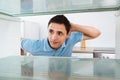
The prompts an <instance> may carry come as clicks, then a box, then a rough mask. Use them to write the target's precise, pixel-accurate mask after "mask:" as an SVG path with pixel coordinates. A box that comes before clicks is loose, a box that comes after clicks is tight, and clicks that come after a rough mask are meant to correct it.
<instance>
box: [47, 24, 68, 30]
mask: <svg viewBox="0 0 120 80" xmlns="http://www.w3.org/2000/svg"><path fill="white" fill-rule="evenodd" d="M48 29H51V30H54V31H61V32H66V29H65V27H64V25H60V24H50V25H49V27H48Z"/></svg>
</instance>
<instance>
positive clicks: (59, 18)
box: [48, 15, 71, 34]
mask: <svg viewBox="0 0 120 80" xmlns="http://www.w3.org/2000/svg"><path fill="white" fill-rule="evenodd" d="M52 22H53V23H58V24H64V25H65V29H66V31H67V34H68V32H69V31H70V27H71V25H70V22H69V20H68V19H67V18H66V17H65V16H64V15H56V16H54V17H53V18H51V19H50V21H49V22H48V26H49V24H50V23H52Z"/></svg>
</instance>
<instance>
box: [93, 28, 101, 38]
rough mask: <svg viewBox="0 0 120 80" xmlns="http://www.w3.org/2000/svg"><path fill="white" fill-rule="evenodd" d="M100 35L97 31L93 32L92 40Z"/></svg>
mask: <svg viewBox="0 0 120 80" xmlns="http://www.w3.org/2000/svg"><path fill="white" fill-rule="evenodd" d="M100 35H101V32H100V31H99V30H98V31H95V32H94V35H93V36H92V37H93V38H97V37H99V36H100Z"/></svg>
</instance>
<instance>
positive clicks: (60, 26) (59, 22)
mask: <svg viewBox="0 0 120 80" xmlns="http://www.w3.org/2000/svg"><path fill="white" fill-rule="evenodd" d="M70 27H71V25H70V22H69V20H68V19H67V18H66V17H65V16H64V15H56V16H54V17H53V18H51V19H50V21H49V22H48V30H49V32H48V40H49V44H50V46H51V47H52V48H54V49H58V48H59V47H61V45H62V44H63V43H64V41H65V40H66V38H68V37H69V32H70Z"/></svg>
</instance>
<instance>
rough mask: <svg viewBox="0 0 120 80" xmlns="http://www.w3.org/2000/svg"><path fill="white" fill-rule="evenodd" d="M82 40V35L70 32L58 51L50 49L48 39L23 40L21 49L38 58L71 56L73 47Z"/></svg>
mask: <svg viewBox="0 0 120 80" xmlns="http://www.w3.org/2000/svg"><path fill="white" fill-rule="evenodd" d="M81 40H82V33H80V32H72V33H71V35H70V37H69V38H67V39H66V40H65V42H64V43H63V44H62V46H61V47H60V48H59V49H52V48H51V47H50V45H49V43H48V38H45V39H41V40H30V39H23V40H22V42H21V47H22V49H23V50H25V51H26V52H29V53H31V54H32V55H35V56H37V55H39V56H64V57H70V56H71V55H72V48H73V46H74V45H75V44H76V43H77V42H79V41H81Z"/></svg>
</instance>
